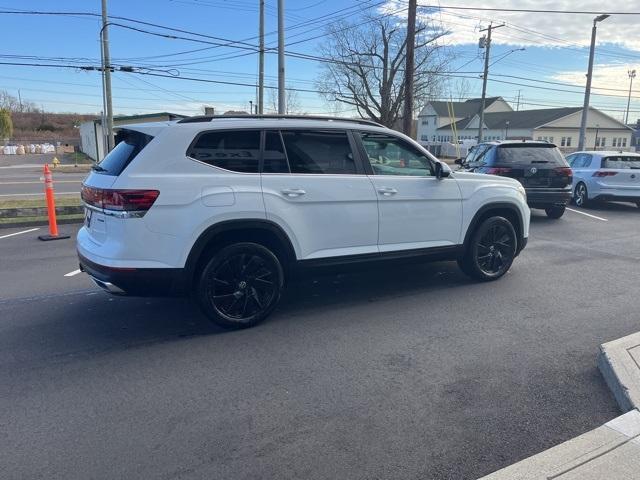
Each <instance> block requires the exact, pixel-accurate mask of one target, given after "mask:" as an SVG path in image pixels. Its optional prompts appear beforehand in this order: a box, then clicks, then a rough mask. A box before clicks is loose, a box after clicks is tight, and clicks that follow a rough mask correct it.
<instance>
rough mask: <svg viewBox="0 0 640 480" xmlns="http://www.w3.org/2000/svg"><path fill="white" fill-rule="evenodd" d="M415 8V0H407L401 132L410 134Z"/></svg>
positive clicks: (411, 122)
mask: <svg viewBox="0 0 640 480" xmlns="http://www.w3.org/2000/svg"><path fill="white" fill-rule="evenodd" d="M416 8H417V0H409V13H408V15H407V56H406V60H405V67H404V113H403V114H402V132H403V133H404V134H405V135H408V136H411V133H412V132H411V130H413V129H412V128H411V127H412V126H413V125H412V124H413V88H414V87H413V80H414V76H413V71H414V70H415V66H414V61H415V46H416Z"/></svg>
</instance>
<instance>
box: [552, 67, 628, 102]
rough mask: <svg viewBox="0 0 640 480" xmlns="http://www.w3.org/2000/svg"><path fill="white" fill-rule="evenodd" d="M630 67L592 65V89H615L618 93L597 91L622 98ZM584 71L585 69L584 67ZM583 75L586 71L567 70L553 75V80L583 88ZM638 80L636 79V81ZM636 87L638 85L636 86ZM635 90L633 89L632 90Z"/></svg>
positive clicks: (626, 87)
mask: <svg viewBox="0 0 640 480" xmlns="http://www.w3.org/2000/svg"><path fill="white" fill-rule="evenodd" d="M630 69H631V68H630V67H627V66H626V65H620V64H613V65H611V64H600V65H594V67H593V81H592V85H593V86H594V87H605V88H615V89H618V90H620V91H618V92H613V91H612V92H608V91H606V90H602V91H600V90H598V91H599V92H600V93H611V94H613V95H620V96H624V95H625V93H624V92H626V91H627V90H628V88H629V76H628V74H627V72H628V71H629V70H630ZM585 70H586V67H585ZM637 70H638V75H640V69H637ZM585 74H586V71H576V70H568V71H560V72H558V73H557V74H555V75H553V77H552V78H553V79H554V80H557V81H559V82H564V83H570V84H572V85H578V86H581V87H583V86H584V84H585ZM637 80H638V78H636V81H637ZM636 85H638V84H636ZM634 90H635V89H634Z"/></svg>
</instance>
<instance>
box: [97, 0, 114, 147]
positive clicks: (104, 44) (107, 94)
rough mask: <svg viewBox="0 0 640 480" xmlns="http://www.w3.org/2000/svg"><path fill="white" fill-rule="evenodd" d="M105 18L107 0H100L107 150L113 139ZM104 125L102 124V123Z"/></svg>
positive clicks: (109, 60) (109, 67)
mask: <svg viewBox="0 0 640 480" xmlns="http://www.w3.org/2000/svg"><path fill="white" fill-rule="evenodd" d="M108 20H109V19H108V18H107V0H102V28H101V29H100V39H101V40H102V59H103V62H102V71H103V73H104V96H105V103H106V105H105V112H106V115H107V152H106V153H109V152H110V151H111V149H112V148H113V147H114V139H113V102H112V99H111V56H110V55H109V29H108V25H109V24H108ZM103 127H104V125H103Z"/></svg>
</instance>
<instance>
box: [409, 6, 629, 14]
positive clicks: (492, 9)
mask: <svg viewBox="0 0 640 480" xmlns="http://www.w3.org/2000/svg"><path fill="white" fill-rule="evenodd" d="M418 6H419V7H423V8H433V9H436V10H439V9H448V10H481V11H488V12H515V13H552V14H574V15H640V12H612V11H602V10H601V11H596V10H542V9H535V8H500V7H463V6H459V5H418Z"/></svg>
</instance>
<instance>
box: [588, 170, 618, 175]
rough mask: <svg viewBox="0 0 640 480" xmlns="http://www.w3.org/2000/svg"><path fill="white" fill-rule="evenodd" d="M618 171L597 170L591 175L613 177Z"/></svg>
mask: <svg viewBox="0 0 640 480" xmlns="http://www.w3.org/2000/svg"><path fill="white" fill-rule="evenodd" d="M617 174H618V172H608V171H606V170H598V171H597V172H593V175H592V177H613V176H614V175H617Z"/></svg>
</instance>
